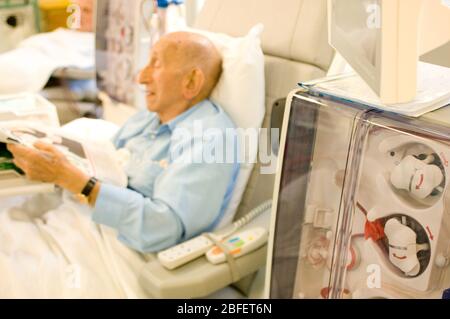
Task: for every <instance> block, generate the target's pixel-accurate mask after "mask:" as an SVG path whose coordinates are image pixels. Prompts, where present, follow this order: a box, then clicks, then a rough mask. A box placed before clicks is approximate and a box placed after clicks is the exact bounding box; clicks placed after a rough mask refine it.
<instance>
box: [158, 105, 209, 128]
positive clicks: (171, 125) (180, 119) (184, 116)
mask: <svg viewBox="0 0 450 319" xmlns="http://www.w3.org/2000/svg"><path fill="white" fill-rule="evenodd" d="M206 101H207V100H203V101H201V102H199V103H197V104H195V105H194V106H192V107H190V108H189V109H188V110H186V111H184V112H183V113H181V114H180V115H178V116H177V117H175V118H174V119H172V120H170V121H169V122H167V123H165V124H162V125H160V126H159V128H158V129H157V132H158V133H163V132H164V131H165V130H167V129H169V130H170V131H171V132H173V131H174V130H175V128H176V127H177V125H178V124H180V123H181V122H183V121H184V120H185V119H187V118H188V117H189V116H190V115H191V114H193V113H194V112H195V111H196V110H197V109H199V108H200V107H201V106H202V105H203V104H204V103H205V102H206ZM156 117H157V118H158V122H159V117H158V115H157V116H156Z"/></svg>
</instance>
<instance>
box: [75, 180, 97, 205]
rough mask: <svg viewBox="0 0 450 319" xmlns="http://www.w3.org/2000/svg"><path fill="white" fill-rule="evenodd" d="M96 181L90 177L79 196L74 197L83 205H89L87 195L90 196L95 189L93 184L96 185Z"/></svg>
mask: <svg viewBox="0 0 450 319" xmlns="http://www.w3.org/2000/svg"><path fill="white" fill-rule="evenodd" d="M97 182H98V179H96V178H95V177H91V178H90V179H89V180H88V182H87V183H86V186H84V188H83V190H82V191H81V193H80V194H76V195H75V197H76V198H77V199H78V201H80V202H81V203H83V204H88V203H89V195H91V193H92V190H93V189H94V187H95V184H97Z"/></svg>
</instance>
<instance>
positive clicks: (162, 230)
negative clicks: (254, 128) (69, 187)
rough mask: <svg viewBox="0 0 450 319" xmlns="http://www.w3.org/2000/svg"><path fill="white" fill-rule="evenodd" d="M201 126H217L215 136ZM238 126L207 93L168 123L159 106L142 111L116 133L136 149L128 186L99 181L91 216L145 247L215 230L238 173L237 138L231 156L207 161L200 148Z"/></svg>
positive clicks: (227, 146) (119, 142)
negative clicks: (155, 110) (162, 120)
mask: <svg viewBox="0 0 450 319" xmlns="http://www.w3.org/2000/svg"><path fill="white" fill-rule="evenodd" d="M199 126H201V127H202V128H203V132H204V131H207V130H208V129H209V130H213V131H214V132H215V133H214V134H212V135H211V134H210V135H209V137H211V136H213V138H205V137H204V134H203V135H202V136H203V137H202V136H200V135H201V134H200V135H199V132H200V131H199ZM233 128H234V124H233V122H232V121H231V120H230V118H229V117H228V115H227V114H226V113H225V112H224V111H223V110H222V109H221V108H220V107H219V106H217V105H214V104H213V103H212V102H210V101H209V100H204V101H203V102H201V103H199V104H197V105H195V106H194V107H192V108H190V109H189V110H187V111H186V112H184V113H183V114H181V115H179V116H178V117H176V118H175V119H173V120H172V121H170V122H168V123H166V124H163V125H161V124H160V121H159V117H158V116H157V114H156V113H152V112H149V111H143V112H139V113H138V114H136V115H135V116H133V117H132V118H130V120H128V122H126V123H125V125H124V126H123V127H122V128H121V129H120V131H119V132H118V133H117V135H116V136H115V137H114V140H113V142H114V144H115V146H116V147H117V148H127V149H128V150H129V151H130V153H131V158H130V161H129V163H128V164H127V166H126V168H125V170H126V173H127V175H128V188H121V187H117V186H113V185H109V184H106V183H102V184H101V188H100V192H99V195H98V198H97V202H96V205H95V208H94V212H93V216H92V218H93V220H94V221H95V222H96V223H99V224H103V225H106V226H109V227H112V228H114V229H116V230H117V231H118V238H119V240H121V241H122V242H123V243H124V244H126V245H127V246H129V247H131V248H133V249H135V250H137V251H140V252H144V253H147V252H157V251H160V250H163V249H165V248H168V247H170V246H173V245H175V244H177V243H178V242H180V241H182V240H186V239H188V238H191V237H193V236H195V235H198V234H200V233H202V232H204V231H209V230H211V229H213V228H214V227H215V226H216V225H217V224H218V223H219V222H220V220H221V218H222V217H223V215H224V212H225V210H226V207H227V205H228V203H229V201H230V198H231V195H232V192H233V189H234V186H235V183H236V178H237V175H238V172H239V164H238V161H237V160H236V158H237V157H236V156H231V157H230V154H236V153H237V152H236V150H237V147H238V146H237V139H236V137H235V136H233V137H232V138H231V140H232V141H233V143H230V139H229V138H228V139H227V140H226V141H227V143H225V142H224V143H223V144H222V145H223V148H222V149H223V152H224V153H225V154H226V156H227V157H228V159H230V158H232V159H233V160H232V161H231V162H230V161H229V160H228V161H225V162H226V163H223V162H224V161H221V163H216V161H214V163H210V162H211V161H208V162H207V163H205V162H204V161H202V158H203V157H204V155H202V153H205V150H208V147H211V146H212V145H216V144H213V143H214V142H215V141H216V139H217V138H224V136H225V135H227V136H228V137H229V134H228V133H226V132H230V131H229V129H233ZM200 133H201V132H200ZM207 136H208V135H207ZM199 141H203V143H198V142H199ZM224 141H225V138H224ZM219 145H220V144H219ZM209 149H211V148H209ZM216 152H217V150H216ZM219 153H221V152H217V154H219ZM214 155H216V153H214ZM217 156H218V155H217ZM198 159H200V161H198ZM219 160H220V159H219Z"/></svg>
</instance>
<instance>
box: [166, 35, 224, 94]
mask: <svg viewBox="0 0 450 319" xmlns="http://www.w3.org/2000/svg"><path fill="white" fill-rule="evenodd" d="M160 42H167V54H168V55H171V58H173V61H174V62H175V63H177V64H178V67H179V68H180V69H181V70H185V71H186V72H189V71H190V70H192V69H193V68H198V69H200V70H201V71H202V73H203V75H204V77H205V82H204V85H203V88H202V90H201V92H200V95H199V98H198V100H203V99H206V98H208V97H209V96H210V95H211V92H212V90H213V89H214V87H215V86H216V84H217V81H218V80H219V78H220V75H221V73H222V57H221V56H220V53H219V52H218V51H217V49H216V47H215V46H214V44H213V43H212V42H211V41H210V40H209V39H208V38H206V37H204V36H202V35H200V34H196V33H191V32H174V33H169V34H167V35H165V36H164V37H162V38H161V39H160Z"/></svg>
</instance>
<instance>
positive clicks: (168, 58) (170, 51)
mask: <svg viewBox="0 0 450 319" xmlns="http://www.w3.org/2000/svg"><path fill="white" fill-rule="evenodd" d="M181 65H182V63H181V61H180V59H179V58H177V54H176V48H175V44H174V43H172V42H171V41H169V40H167V39H165V38H162V39H161V40H160V41H159V42H158V43H156V44H155V46H154V47H153V49H152V53H151V56H150V61H149V63H148V64H147V66H146V67H145V68H144V69H143V70H142V71H141V74H140V76H139V83H141V84H143V85H145V87H146V101H147V108H148V110H149V111H151V112H160V111H161V110H165V109H167V108H169V107H171V106H173V105H176V104H178V103H180V102H183V100H184V99H183V95H182V78H183V74H182V70H181Z"/></svg>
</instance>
